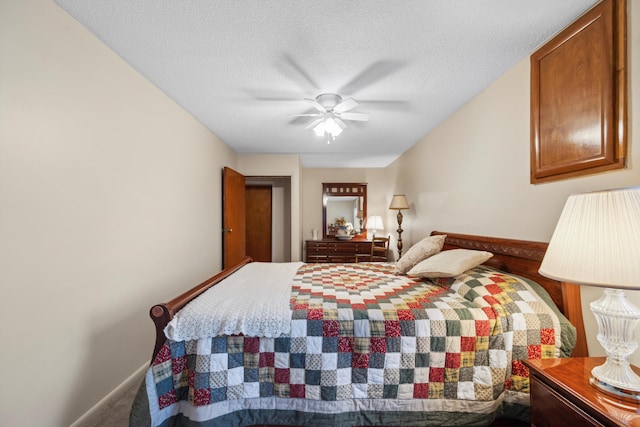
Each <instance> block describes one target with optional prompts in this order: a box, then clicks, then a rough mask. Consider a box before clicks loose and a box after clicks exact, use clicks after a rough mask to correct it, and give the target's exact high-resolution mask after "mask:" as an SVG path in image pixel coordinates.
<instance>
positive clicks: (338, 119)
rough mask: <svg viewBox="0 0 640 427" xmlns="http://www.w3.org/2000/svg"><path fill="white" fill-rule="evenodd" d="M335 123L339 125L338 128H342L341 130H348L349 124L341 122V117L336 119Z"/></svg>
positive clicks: (334, 119)
mask: <svg viewBox="0 0 640 427" xmlns="http://www.w3.org/2000/svg"><path fill="white" fill-rule="evenodd" d="M333 121H334V122H336V123H337V124H338V126H340V128H341V129H346V128H347V124H346V123H345V122H343V121H342V120H340V118H339V117H334V118H333Z"/></svg>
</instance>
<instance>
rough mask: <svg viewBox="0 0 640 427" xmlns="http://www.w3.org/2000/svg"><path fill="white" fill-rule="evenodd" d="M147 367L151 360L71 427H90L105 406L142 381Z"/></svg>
mask: <svg viewBox="0 0 640 427" xmlns="http://www.w3.org/2000/svg"><path fill="white" fill-rule="evenodd" d="M147 369H149V362H146V363H145V364H144V365H142V366H141V367H140V368H138V369H137V370H136V371H135V372H134V373H133V374H131V375H130V376H129V378H127V379H126V380H124V381H123V382H122V384H120V385H119V386H118V387H116V388H115V389H113V390H112V391H111V392H110V393H109V394H107V395H106V396H105V397H104V398H103V399H102V400H100V401H99V402H98V403H96V404H95V405H94V406H93V407H92V408H91V409H89V410H88V411H87V412H86V413H85V414H84V415H83V416H81V417H80V418H78V419H77V420H76V421H75V422H74V423H73V424H71V426H69V427H88V426H91V425H93V424H94V423H95V422H96V421H97V419H98V416H99V415H100V414H101V413H102V411H104V409H105V408H108V407H109V406H110V405H111V404H113V403H114V402H116V401H118V400H119V399H120V398H121V397H122V396H124V394H125V393H126V392H127V390H129V389H130V388H131V387H133V386H134V385H136V384H140V383H141V382H142V379H143V378H144V375H145V373H146V372H147Z"/></svg>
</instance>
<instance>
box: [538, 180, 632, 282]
mask: <svg viewBox="0 0 640 427" xmlns="http://www.w3.org/2000/svg"><path fill="white" fill-rule="evenodd" d="M539 271H540V274H542V275H543V276H547V277H550V278H552V279H556V280H560V281H563V282H570V283H578V284H581V285H591V286H602V287H607V288H626V289H640V187H633V188H623V189H616V190H607V191H597V192H593V193H584V194H575V195H572V196H569V198H568V199H567V202H566V204H565V206H564V209H563V210H562V214H561V215H560V219H559V220H558V224H557V225H556V229H555V231H554V233H553V236H552V237H551V241H550V242H549V247H548V248H547V252H546V254H545V256H544V259H543V260H542V264H541V266H540V270H539Z"/></svg>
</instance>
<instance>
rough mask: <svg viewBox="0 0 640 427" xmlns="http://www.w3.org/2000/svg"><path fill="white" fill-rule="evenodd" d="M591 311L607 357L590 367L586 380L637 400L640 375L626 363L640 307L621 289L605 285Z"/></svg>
mask: <svg viewBox="0 0 640 427" xmlns="http://www.w3.org/2000/svg"><path fill="white" fill-rule="evenodd" d="M591 311H592V312H593V314H594V315H595V317H596V320H597V322H598V329H599V331H598V341H599V342H600V344H602V347H603V348H604V350H605V352H606V353H607V360H606V362H605V363H604V364H602V365H600V366H596V367H595V368H593V370H592V371H591V378H590V380H589V382H590V383H591V384H592V385H593V386H595V387H596V388H598V389H599V390H601V391H603V392H605V393H607V394H610V395H613V396H616V397H619V398H623V399H626V400H632V401H636V402H637V401H640V377H639V376H638V375H636V373H635V372H633V370H632V369H631V365H630V364H629V356H631V354H633V352H634V351H635V350H636V348H637V347H638V344H637V343H636V341H635V334H636V327H637V325H638V322H639V321H640V309H638V308H637V307H636V306H635V305H633V304H632V303H631V302H630V301H629V300H628V299H627V297H626V296H625V294H624V292H623V291H621V290H619V289H609V288H607V289H605V290H604V293H603V295H602V297H601V298H600V299H599V300H597V301H594V302H592V303H591Z"/></svg>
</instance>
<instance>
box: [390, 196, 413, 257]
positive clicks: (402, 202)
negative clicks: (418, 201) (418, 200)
mask: <svg viewBox="0 0 640 427" xmlns="http://www.w3.org/2000/svg"><path fill="white" fill-rule="evenodd" d="M389 209H395V210H397V211H398V229H397V230H396V231H397V232H398V259H400V257H402V210H403V209H409V203H407V197H406V196H405V195H404V194H395V195H394V196H393V199H391V204H390V205H389Z"/></svg>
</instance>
